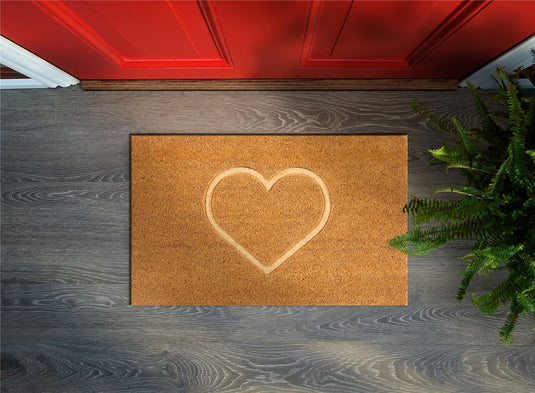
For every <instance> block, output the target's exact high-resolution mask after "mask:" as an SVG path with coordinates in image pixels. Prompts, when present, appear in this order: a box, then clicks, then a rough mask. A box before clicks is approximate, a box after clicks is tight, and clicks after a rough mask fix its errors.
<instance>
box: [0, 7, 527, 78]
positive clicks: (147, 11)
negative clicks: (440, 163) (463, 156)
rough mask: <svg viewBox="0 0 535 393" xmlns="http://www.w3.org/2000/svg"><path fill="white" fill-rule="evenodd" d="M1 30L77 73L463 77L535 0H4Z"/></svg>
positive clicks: (492, 52) (503, 44) (508, 43)
mask: <svg viewBox="0 0 535 393" xmlns="http://www.w3.org/2000/svg"><path fill="white" fill-rule="evenodd" d="M1 11H2V15H1V25H0V26H1V33H2V35H3V36H5V37H7V38H9V39H11V40H12V41H14V42H16V43H18V44H19V45H21V46H23V47H25V48H27V49H28V50H30V51H32V52H34V53H36V54H37V55H39V56H41V57H43V58H44V59H46V60H48V61H49V62H51V63H53V64H55V65H56V66H58V67H60V68H62V69H64V70H65V71H67V72H69V73H71V74H73V75H74V76H76V77H77V78H79V79H154V78H158V79H159V78H163V79H189V78H196V79H197V78H460V77H463V76H465V75H466V74H468V73H470V72H471V71H473V70H474V69H476V68H478V67H480V66H482V65H483V64H485V63H486V62H488V61H489V60H491V59H493V58H494V57H496V56H498V55H499V54H501V53H502V52H504V51H505V50H507V49H509V48H510V47H512V46H514V45H515V44H517V43H518V42H520V41H522V40H524V39H526V38H528V37H529V36H531V35H533V34H535V22H534V21H535V1H505V0H495V1H458V0H457V1H418V0H417V1H405V0H401V1H400V0H398V1H323V0H309V1H300V0H295V1H270V0H264V1H225V0H207V1H201V0H198V1H195V0H189V1H184V0H182V1H162V0H156V1H119V0H116V1H79V0H77V1H29V0H28V1H5V0H3V1H2V2H1Z"/></svg>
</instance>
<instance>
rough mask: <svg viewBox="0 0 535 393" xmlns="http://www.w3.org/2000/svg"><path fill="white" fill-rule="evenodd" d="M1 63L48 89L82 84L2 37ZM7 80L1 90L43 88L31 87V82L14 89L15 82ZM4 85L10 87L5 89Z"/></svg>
mask: <svg viewBox="0 0 535 393" xmlns="http://www.w3.org/2000/svg"><path fill="white" fill-rule="evenodd" d="M0 63H2V64H3V65H5V66H6V67H9V68H11V69H13V70H15V71H17V72H20V73H21V74H24V75H26V76H27V77H29V78H31V79H32V80H33V81H34V83H36V84H40V85H44V86H46V87H58V86H61V87H67V86H72V85H76V84H78V83H80V81H79V80H78V79H76V78H75V77H73V76H72V75H70V74H68V73H66V72H65V71H63V70H61V69H59V68H58V67H56V66H54V65H52V64H50V63H49V62H47V61H45V60H43V59H41V58H40V57H38V56H36V55H34V54H33V53H31V52H29V51H27V50H26V49H24V48H23V47H21V46H19V45H17V44H15V43H14V42H13V41H10V40H8V39H7V38H5V37H3V36H0ZM7 80H8V79H4V80H2V83H1V84H0V88H8V89H14V88H23V89H28V88H32V87H42V86H38V85H36V86H31V83H30V82H23V83H21V86H22V87H14V86H16V85H17V84H16V83H15V82H13V83H6V82H5V81H7ZM18 81H21V79H18ZM4 85H5V86H10V87H3V86H4Z"/></svg>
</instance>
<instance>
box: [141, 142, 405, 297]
mask: <svg viewBox="0 0 535 393" xmlns="http://www.w3.org/2000/svg"><path fill="white" fill-rule="evenodd" d="M406 201H407V136H406V135H394V136H383V135H381V136H374V135H291V136H290V135H280V136H274V135H131V301H132V304H133V305H406V304H407V257H406V256H405V255H403V254H402V253H400V252H399V251H396V250H390V249H389V248H388V245H387V241H388V240H389V239H390V238H392V237H393V236H395V235H397V234H400V233H402V232H404V231H405V230H406V229H407V218H406V216H405V215H404V214H403V213H402V208H403V206H404V204H405V203H406Z"/></svg>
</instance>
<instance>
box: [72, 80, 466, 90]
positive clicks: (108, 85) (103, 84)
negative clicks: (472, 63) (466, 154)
mask: <svg viewBox="0 0 535 393" xmlns="http://www.w3.org/2000/svg"><path fill="white" fill-rule="evenodd" d="M81 86H82V89H83V90H457V79H87V80H82V81H81Z"/></svg>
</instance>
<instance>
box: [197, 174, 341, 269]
mask: <svg viewBox="0 0 535 393" xmlns="http://www.w3.org/2000/svg"><path fill="white" fill-rule="evenodd" d="M236 174H247V175H250V176H253V177H254V178H255V179H256V180H258V181H259V182H260V183H262V185H263V186H264V188H265V189H266V191H268V192H269V191H270V190H271V188H272V187H273V186H274V185H275V183H277V182H278V181H279V180H280V179H282V178H283V177H286V176H291V175H302V176H307V177H309V178H311V179H312V180H314V181H315V182H316V183H317V184H318V185H319V186H320V189H321V191H322V193H323V213H322V216H321V219H320V222H319V223H318V225H316V226H315V227H314V228H313V229H312V230H311V231H310V232H309V233H308V234H307V235H305V237H304V238H302V239H301V240H300V241H298V242H297V243H295V244H294V245H293V246H292V247H291V248H290V249H289V250H288V251H286V252H285V253H284V254H283V255H282V256H281V257H279V258H278V259H277V260H275V262H273V263H272V264H271V265H269V266H266V265H264V264H263V263H262V262H260V261H259V260H258V259H257V258H255V257H254V256H253V255H252V254H251V253H250V252H249V251H247V250H246V249H245V248H244V247H243V246H242V245H241V244H239V243H238V242H237V241H236V240H234V238H233V237H232V236H230V235H229V234H228V232H226V231H225V230H224V229H223V228H221V227H220V226H219V224H218V223H217V221H216V219H215V217H214V214H213V210H212V198H213V196H214V191H215V188H216V186H217V185H218V184H219V183H220V182H221V181H222V180H223V179H225V178H227V177H229V176H232V175H236ZM204 206H205V212H206V215H207V217H208V221H209V222H210V225H212V227H213V228H214V230H215V231H216V232H217V233H218V234H219V235H220V236H221V237H222V238H223V239H225V240H226V241H227V242H228V243H230V244H231V245H232V246H234V248H236V249H237V250H238V251H239V252H240V254H242V255H243V256H244V257H245V258H246V259H247V260H248V261H249V262H251V263H252V264H253V265H255V266H256V267H257V268H259V269H260V270H261V271H263V272H264V273H265V274H270V273H271V272H272V271H273V270H275V269H276V268H278V267H279V266H280V265H282V264H283V263H284V262H285V261H286V260H287V259H288V258H290V257H291V256H292V255H293V254H295V253H296V252H297V251H298V250H299V249H300V248H302V247H303V246H304V245H305V244H307V243H308V242H309V241H310V240H312V238H313V237H314V236H316V235H317V234H318V233H319V232H320V231H321V230H322V229H323V227H324V226H325V224H326V223H327V220H328V219H329V216H330V214H331V196H330V194H329V190H328V189H327V186H326V185H325V183H324V182H323V180H322V179H321V178H320V177H319V176H318V175H316V174H315V173H314V172H312V171H309V170H308V169H304V168H288V169H284V170H282V171H280V172H279V173H277V174H276V175H275V176H273V177H272V178H271V179H270V180H266V178H264V176H262V175H261V174H260V173H258V172H257V171H255V170H254V169H251V168H246V167H234V168H231V169H227V170H226V171H224V172H222V173H220V174H219V175H217V176H216V177H215V179H214V180H212V182H211V183H210V185H209V186H208V188H207V189H206V196H205V204H204Z"/></svg>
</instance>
